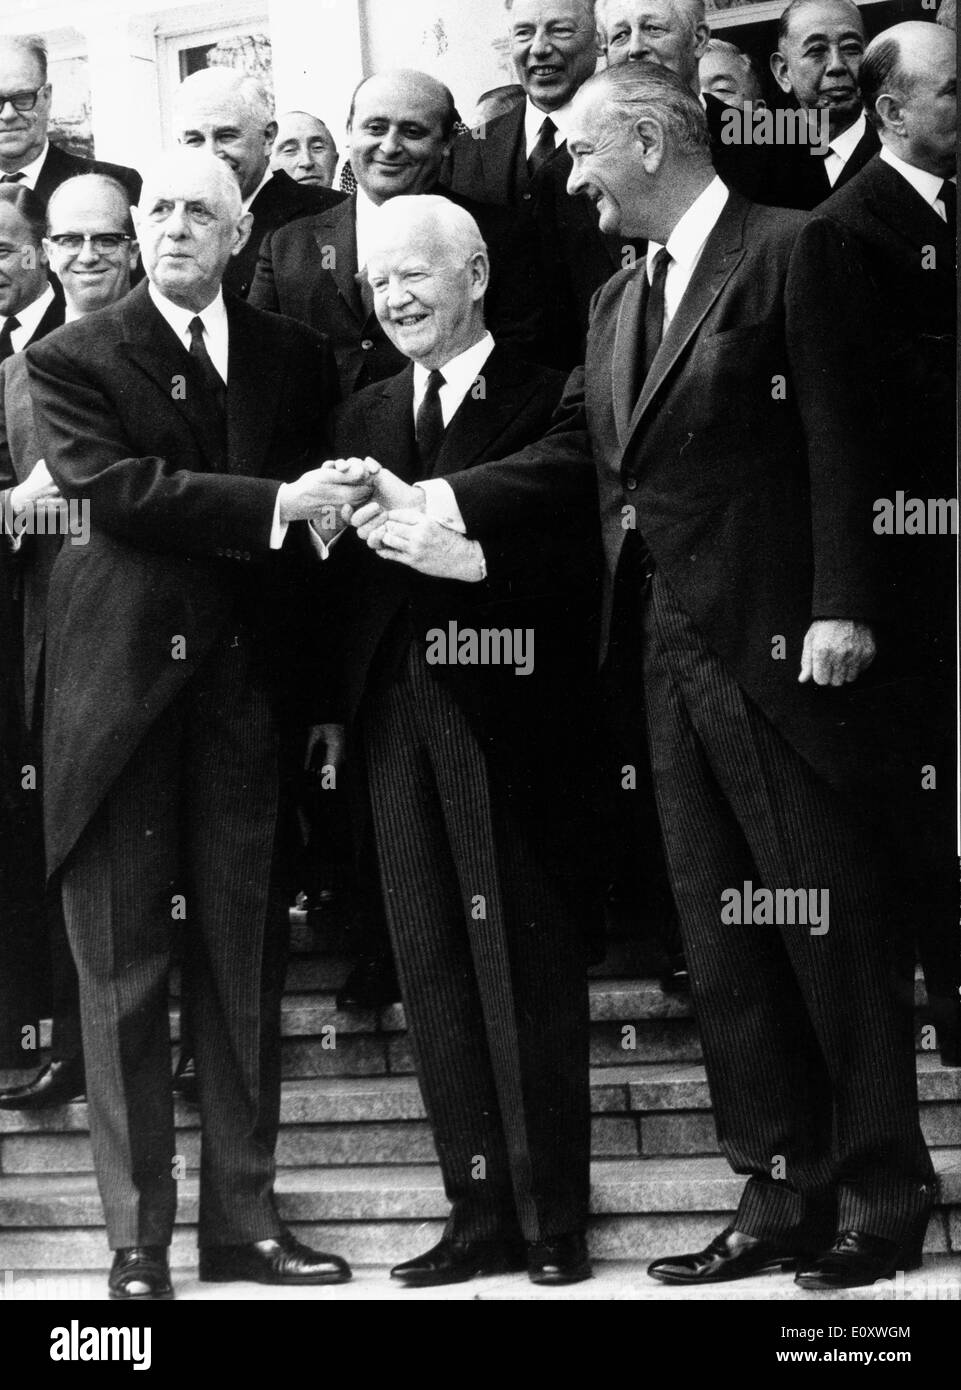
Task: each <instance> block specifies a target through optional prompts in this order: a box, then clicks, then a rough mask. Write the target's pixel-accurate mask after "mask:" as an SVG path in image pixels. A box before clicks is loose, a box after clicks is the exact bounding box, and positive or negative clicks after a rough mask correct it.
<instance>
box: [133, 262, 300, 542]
mask: <svg viewBox="0 0 961 1390" xmlns="http://www.w3.org/2000/svg"><path fill="white" fill-rule="evenodd" d="M148 293H149V295H150V298H151V300H152V301H153V304H154V306H155V308H156V310H157V312H158V313H159V314H160V315H161V316H162V317H163V318H164V320H165V321H166V322H167V323H168V324H169V325H170V327H171V328H172V329H173V331H174V332H175V333H176V335H177V337H178V338H179V339H180V341H181V342H182V343H183V345H184V347H185V348H186V349H187V351H188V352H189V351H190V325H191V323H192V322H193V320H194V319H195V318H199V319H200V322H201V323H202V324H203V326H204V346H205V347H206V349H207V353H208V356H209V357H210V360H211V362H212V363H213V365H214V370H215V371H216V372H217V375H218V376H219V377H220V378H221V380H222V381H223V383H224V385H226V384H227V361H228V358H229V355H230V354H229V333H228V329H227V308H226V305H225V304H224V296H223V291H222V290H218V291H217V298H216V299H214V300H212V301H211V303H210V304H208V305H207V307H206V308H205V309H201V311H200V313H199V314H198V313H196V312H195V311H194V310H193V309H184V308H183V307H182V306H181V305H180V304H174V303H173V302H172V300H169V299H167V298H166V297H165V296H164V295H162V294H161V293H160V291H159V290H158V289H157V287H156V286H155V285H153V284H151V285H150V286H149V287H148ZM286 535H287V523H286V522H282V521H281V520H280V491H279V489H278V492H277V497H276V500H275V502H274V515H273V518H272V520H271V523H270V549H271V550H279V549H280V548H281V546H282V545H283V543H284V540H285V538H286Z"/></svg>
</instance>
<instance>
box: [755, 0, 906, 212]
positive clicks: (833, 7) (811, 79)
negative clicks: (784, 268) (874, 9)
mask: <svg viewBox="0 0 961 1390" xmlns="http://www.w3.org/2000/svg"><path fill="white" fill-rule="evenodd" d="M864 44H865V36H864V21H863V20H862V19H861V15H860V13H859V11H858V8H857V6H856V5H855V4H853V3H852V2H851V0H791V4H790V5H788V7H787V9H786V10H785V11H784V13H783V14H782V15H781V18H780V21H779V23H778V43H777V52H776V53H774V54H773V55H772V57H771V71H772V72H773V73H774V77H775V80H776V81H777V84H778V86H779V87H780V88H781V91H782V92H786V93H787V94H788V95H789V96H790V97H793V99H794V101H795V102H796V103H797V105H798V107H800V109H801V110H802V111H809V112H811V113H812V114H813V113H818V115H819V116H820V117H821V118H822V119H825V120H826V125H827V131H826V139H825V140H822V141H820V142H818V143H817V144H811V145H809V146H807V147H805V146H804V145H793V146H784V147H783V148H782V149H780V150H779V151H778V156H779V158H778V170H777V193H776V196H775V197H773V198H770V197H769V198H765V199H764V201H765V202H769V203H776V204H777V205H778V206H780V207H792V208H806V209H809V208H814V207H817V205H818V203H822V202H823V201H824V199H825V198H827V197H828V196H829V195H830V193H831V192H832V191H833V190H834V189H836V188H843V187H844V185H845V184H846V183H847V182H848V180H849V179H852V178H853V177H854V175H855V174H856V173H858V172H859V170H861V169H863V168H864V166H865V164H867V162H868V160H869V159H871V158H872V157H873V156H874V155H875V154H877V152H878V148H879V146H878V136H877V131H876V130H875V129H874V127H873V126H872V125H870V124H869V123H868V121H867V120H866V119H865V115H864V111H863V110H862V108H861V98H860V95H859V92H858V69H859V68H860V66H861V59H862V57H863V55H864ZM825 150H826V153H825Z"/></svg>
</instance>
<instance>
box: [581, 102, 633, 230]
mask: <svg viewBox="0 0 961 1390" xmlns="http://www.w3.org/2000/svg"><path fill="white" fill-rule="evenodd" d="M567 148H568V150H569V151H570V154H571V159H572V161H573V168H572V170H571V176H570V178H569V180H568V183H567V191H568V193H569V194H571V195H572V196H574V195H577V194H582V195H583V196H584V197H587V198H589V199H590V200H591V202H592V203H593V204H594V205H595V207H596V208H597V213H598V218H599V225H600V229H601V231H602V232H607V233H619V234H622V235H624V236H635V235H645V234H646V233H643V232H638V231H637V226H638V223H637V209H638V206H639V205H640V203H641V202H642V200H643V198H644V190H645V189H646V187H647V185H648V182H649V180H648V174H647V171H646V169H645V167H644V163H643V160H642V152H641V145H640V143H639V141H638V140H637V138H636V136H635V133H634V131H633V129H632V128H631V126H630V125H629V124H628V123H627V122H626V121H616V120H613V119H612V118H611V114H610V111H609V108H608V105H607V103H606V102H605V100H604V98H603V96H602V95H599V94H598V93H597V92H590V93H584V95H583V96H581V97H580V98H579V99H578V100H577V102H576V103H575V106H574V110H573V113H572V122H571V126H570V129H569V132H568V137H567Z"/></svg>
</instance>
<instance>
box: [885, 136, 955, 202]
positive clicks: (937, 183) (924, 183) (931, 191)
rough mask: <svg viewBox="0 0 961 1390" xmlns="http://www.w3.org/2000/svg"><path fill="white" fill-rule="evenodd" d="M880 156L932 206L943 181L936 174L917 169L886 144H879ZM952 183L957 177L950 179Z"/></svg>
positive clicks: (936, 199) (939, 192)
mask: <svg viewBox="0 0 961 1390" xmlns="http://www.w3.org/2000/svg"><path fill="white" fill-rule="evenodd" d="M881 158H882V159H883V160H884V162H885V164H890V166H891V168H892V169H896V170H897V171H898V173H899V174H900V175H901V177H902V178H904V179H907V181H908V183H909V184H910V185H911V187H912V188H913V189H914V191H915V192H916V193H920V195H921V197H922V198H923V199H924V201H925V202H926V203H928V204H930V205H931V206H932V207H933V206H934V204H935V203H936V202H937V201H938V199H939V198H940V197H941V185H942V184H943V183H944V179H942V178H941V177H940V176H939V175H938V174H929V173H928V171H927V169H919V168H917V166H916V165H914V164H908V162H907V161H906V160H904V159H901V158H900V157H899V156H898V155H896V154H894V153H893V151H892V150H890V149H889V148H888V146H887V145H882V146H881ZM951 182H952V183H957V179H956V178H955V179H952V180H951Z"/></svg>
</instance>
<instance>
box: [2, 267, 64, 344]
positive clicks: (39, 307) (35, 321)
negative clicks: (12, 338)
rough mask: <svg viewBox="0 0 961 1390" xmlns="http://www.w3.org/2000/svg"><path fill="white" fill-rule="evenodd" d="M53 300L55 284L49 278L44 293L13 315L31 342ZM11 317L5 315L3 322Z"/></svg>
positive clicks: (21, 330) (27, 339)
mask: <svg viewBox="0 0 961 1390" xmlns="http://www.w3.org/2000/svg"><path fill="white" fill-rule="evenodd" d="M53 301H54V293H53V286H52V285H51V284H50V282H49V280H48V281H47V286H46V288H45V289H44V292H43V294H41V295H38V296H37V298H36V299H35V300H34V301H33V302H32V303H31V304H27V305H26V306H25V307H24V308H23V309H17V310H16V311H15V313H14V314H13V317H14V318H15V319H16V320H17V323H18V324H19V325H20V332H22V333H25V334H26V341H27V342H29V341H30V339H31V338H32V337H33V335H34V333H36V331H37V329H38V328H39V326H40V320H41V319H42V318H43V316H44V314H45V313H46V312H47V310H48V309H49V308H50V305H51V304H52V303H53ZM9 317H10V315H4V317H3V320H2V322H3V323H6V321H7V319H8V318H9Z"/></svg>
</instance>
